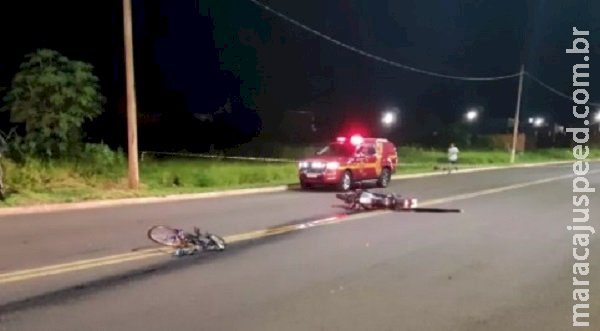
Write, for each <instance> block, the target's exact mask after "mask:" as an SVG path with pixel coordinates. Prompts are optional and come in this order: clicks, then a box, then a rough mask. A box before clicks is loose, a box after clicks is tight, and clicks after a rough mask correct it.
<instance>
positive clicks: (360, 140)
mask: <svg viewBox="0 0 600 331" xmlns="http://www.w3.org/2000/svg"><path fill="white" fill-rule="evenodd" d="M363 141H364V139H363V137H361V136H359V135H353V136H352V137H350V143H351V144H352V145H360V144H362V143H363Z"/></svg>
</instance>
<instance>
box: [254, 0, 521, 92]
mask: <svg viewBox="0 0 600 331" xmlns="http://www.w3.org/2000/svg"><path fill="white" fill-rule="evenodd" d="M248 1H250V2H252V3H254V4H255V5H257V6H259V7H262V8H263V9H265V10H266V11H268V12H270V13H273V14H274V15H276V16H279V17H281V18H283V19H284V20H286V21H288V22H290V23H292V24H294V25H296V26H298V27H300V28H302V29H304V30H306V31H308V32H311V33H313V34H315V35H317V36H319V37H321V38H323V39H326V40H328V41H330V42H332V43H334V44H336V45H338V46H341V47H343V48H346V49H348V50H351V51H353V52H355V53H358V54H360V55H363V56H366V57H368V58H371V59H374V60H376V61H380V62H383V63H386V64H389V65H391V66H394V67H398V68H402V69H405V70H409V71H413V72H418V73H421V74H426V75H430V76H435V77H441V78H447V79H456V80H463V81H495V80H502V79H509V78H515V77H519V75H520V74H521V73H515V74H510V75H504V76H495V77H469V76H453V75H446V74H441V73H437V72H433V71H427V70H423V69H418V68H415V67H411V66H408V65H404V64H401V63H398V62H395V61H392V60H388V59H385V58H383V57H381V56H378V55H374V54H372V53H369V52H366V51H363V50H361V49H358V48H356V47H354V46H351V45H348V44H346V43H343V42H341V41H339V40H337V39H334V38H332V37H330V36H328V35H326V34H324V33H321V32H319V31H317V30H315V29H312V28H310V27H308V26H306V25H305V24H302V23H300V22H298V21H296V20H294V19H293V18H291V17H289V16H287V15H285V14H282V13H280V12H278V11H276V10H275V9H272V8H271V7H269V6H267V5H265V4H263V3H261V2H260V1H258V0H248Z"/></svg>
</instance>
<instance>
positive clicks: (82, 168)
mask: <svg viewBox="0 0 600 331" xmlns="http://www.w3.org/2000/svg"><path fill="white" fill-rule="evenodd" d="M76 162H77V163H76V164H77V166H76V170H77V172H78V173H80V174H81V175H82V176H84V177H92V176H103V177H114V176H116V175H119V176H121V175H123V174H124V173H123V171H122V170H123V169H124V167H125V165H126V161H125V154H124V153H123V152H122V151H121V150H117V151H113V150H111V149H110V147H108V146H107V145H105V144H85V145H84V146H83V149H82V150H81V152H80V154H79V155H77V156H76Z"/></svg>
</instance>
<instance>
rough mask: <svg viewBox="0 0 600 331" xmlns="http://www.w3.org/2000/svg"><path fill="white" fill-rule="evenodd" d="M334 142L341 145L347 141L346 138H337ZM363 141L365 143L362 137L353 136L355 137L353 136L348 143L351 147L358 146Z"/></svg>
mask: <svg viewBox="0 0 600 331" xmlns="http://www.w3.org/2000/svg"><path fill="white" fill-rule="evenodd" d="M336 141H337V142H338V143H341V144H343V143H345V142H346V141H347V139H346V137H337V139H336ZM364 141H365V140H364V138H363V137H362V136H360V135H357V134H355V135H353V136H351V137H350V143H351V144H352V145H360V144H362V143H363V142H364Z"/></svg>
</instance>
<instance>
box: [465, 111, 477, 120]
mask: <svg viewBox="0 0 600 331" xmlns="http://www.w3.org/2000/svg"><path fill="white" fill-rule="evenodd" d="M478 116H479V113H478V112H477V111H476V110H469V111H468V112H467V113H466V114H465V117H466V118H467V121H469V122H473V121H475V120H476V119H477V117H478Z"/></svg>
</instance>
